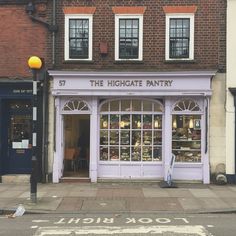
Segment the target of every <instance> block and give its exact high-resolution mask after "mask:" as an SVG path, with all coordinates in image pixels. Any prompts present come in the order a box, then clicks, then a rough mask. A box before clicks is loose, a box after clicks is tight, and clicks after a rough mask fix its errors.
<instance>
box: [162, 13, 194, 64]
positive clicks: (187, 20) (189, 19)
mask: <svg viewBox="0 0 236 236" xmlns="http://www.w3.org/2000/svg"><path fill="white" fill-rule="evenodd" d="M173 59H174V60H178V59H184V60H193V59H194V15H193V14H188V15H187V14H185V15H183V14H167V15H166V60H173Z"/></svg>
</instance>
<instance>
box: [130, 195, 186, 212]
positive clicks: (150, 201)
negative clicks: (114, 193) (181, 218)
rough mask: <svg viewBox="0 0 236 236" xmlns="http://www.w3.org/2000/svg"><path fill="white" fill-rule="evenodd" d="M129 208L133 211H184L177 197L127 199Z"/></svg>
mask: <svg viewBox="0 0 236 236" xmlns="http://www.w3.org/2000/svg"><path fill="white" fill-rule="evenodd" d="M127 209H128V210H129V211H132V212H140V211H141V212H144V211H183V208H182V206H181V204H180V203H179V202H178V200H177V198H145V199H136V200H135V201H134V200H127Z"/></svg>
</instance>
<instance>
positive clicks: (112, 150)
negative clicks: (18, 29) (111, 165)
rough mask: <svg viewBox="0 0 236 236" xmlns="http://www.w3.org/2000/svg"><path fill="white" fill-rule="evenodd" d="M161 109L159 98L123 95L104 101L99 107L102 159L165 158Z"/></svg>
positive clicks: (160, 159) (145, 159)
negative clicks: (129, 98) (123, 97)
mask: <svg viewBox="0 0 236 236" xmlns="http://www.w3.org/2000/svg"><path fill="white" fill-rule="evenodd" d="M113 105H114V106H113ZM105 108H106V109H107V110H105ZM115 108H116V109H117V110H115ZM155 109H156V110H155ZM114 113H115V114H114ZM162 113H163V108H162V104H160V103H159V101H153V100H145V101H143V100H139V99H132V100H127V99H124V100H116V101H109V100H108V101H107V102H103V105H102V106H101V109H100V160H101V161H130V162H132V161H135V162H142V161H144V162H148V161H149V162H151V161H162V151H161V150H162Z"/></svg>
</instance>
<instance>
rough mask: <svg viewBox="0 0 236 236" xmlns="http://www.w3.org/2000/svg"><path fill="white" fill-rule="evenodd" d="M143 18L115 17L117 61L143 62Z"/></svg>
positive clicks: (133, 16) (139, 16)
mask: <svg viewBox="0 0 236 236" xmlns="http://www.w3.org/2000/svg"><path fill="white" fill-rule="evenodd" d="M142 50H143V16H142V15H116V16H115V59H116V60H142Z"/></svg>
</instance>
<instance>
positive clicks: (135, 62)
mask: <svg viewBox="0 0 236 236" xmlns="http://www.w3.org/2000/svg"><path fill="white" fill-rule="evenodd" d="M114 64H144V62H143V61H135V60H119V61H114Z"/></svg>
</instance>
